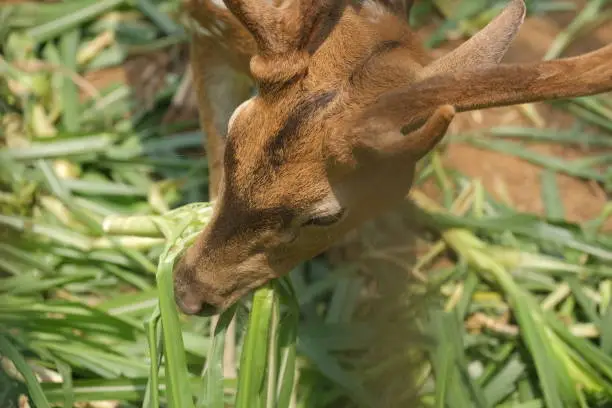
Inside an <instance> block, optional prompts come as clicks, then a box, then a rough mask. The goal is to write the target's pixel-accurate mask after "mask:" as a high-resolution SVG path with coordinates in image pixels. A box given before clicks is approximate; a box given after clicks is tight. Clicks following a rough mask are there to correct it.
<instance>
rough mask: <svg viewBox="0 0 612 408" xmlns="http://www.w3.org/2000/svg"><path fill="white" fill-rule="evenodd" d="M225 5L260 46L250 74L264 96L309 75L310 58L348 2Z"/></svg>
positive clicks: (231, 1) (236, 1)
mask: <svg viewBox="0 0 612 408" xmlns="http://www.w3.org/2000/svg"><path fill="white" fill-rule="evenodd" d="M278 1H279V0H275V2H276V3H278ZM224 3H225V5H226V6H227V8H228V9H230V11H231V12H232V13H233V14H234V15H235V16H236V18H237V19H238V20H240V22H241V23H242V24H243V25H244V26H245V27H246V28H247V30H248V31H249V32H250V33H251V34H252V35H253V38H254V39H255V42H256V43H257V47H258V55H256V56H254V57H253V59H252V60H251V73H252V75H253V77H254V78H255V79H256V80H257V81H258V82H260V91H261V92H262V93H265V92H266V88H267V87H266V85H269V84H274V83H286V82H289V81H291V80H292V79H293V78H295V77H296V76H297V75H300V74H303V73H304V72H305V71H306V68H307V66H308V60H309V57H310V55H312V53H314V51H316V49H317V48H318V47H319V46H320V45H321V43H322V42H323V40H324V39H325V37H326V35H327V34H328V33H329V31H331V28H333V25H334V23H335V22H336V21H337V20H338V19H339V17H340V16H341V14H342V9H343V8H344V6H345V3H346V2H345V1H344V0H293V1H283V2H282V4H281V5H273V4H270V2H269V1H267V0H224ZM262 85H263V86H262Z"/></svg>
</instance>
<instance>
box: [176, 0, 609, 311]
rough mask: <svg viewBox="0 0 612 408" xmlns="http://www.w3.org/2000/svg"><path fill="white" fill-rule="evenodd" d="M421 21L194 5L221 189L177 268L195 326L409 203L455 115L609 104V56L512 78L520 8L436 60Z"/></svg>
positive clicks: (353, 2) (247, 3) (518, 70)
mask: <svg viewBox="0 0 612 408" xmlns="http://www.w3.org/2000/svg"><path fill="white" fill-rule="evenodd" d="M411 5H412V1H402V0H350V1H349V0H274V1H271V0H223V1H222V2H221V1H219V0H217V1H213V0H187V3H186V4H185V9H186V11H187V15H188V26H189V27H190V30H191V32H192V41H191V71H192V74H193V81H194V87H195V91H196V94H197V99H198V109H199V111H200V118H201V126H202V128H203V129H204V130H205V131H206V133H207V134H208V142H207V143H208V145H207V151H208V154H209V155H210V157H211V160H213V162H212V163H211V166H212V167H211V172H212V174H211V178H212V181H211V183H212V184H213V185H218V189H215V191H214V210H213V215H212V217H211V219H210V222H209V223H208V224H207V225H206V227H205V228H204V229H203V230H202V231H201V232H200V234H199V235H198V237H197V239H196V240H195V242H194V244H193V245H192V246H191V247H189V248H188V249H187V250H186V251H185V253H184V254H183V255H182V257H181V258H180V260H179V261H178V262H177V264H176V265H175V268H174V292H175V299H176V303H177V305H178V307H179V309H181V310H182V311H183V312H184V313H186V314H188V315H194V314H197V315H203V316H212V315H215V314H219V313H221V312H223V311H224V310H226V309H228V308H229V307H230V306H232V305H233V304H235V303H236V302H238V300H239V299H241V298H242V297H243V296H244V295H246V294H247V293H249V292H250V291H251V290H253V289H255V288H257V287H259V286H261V285H263V284H265V283H266V282H268V281H270V280H273V279H275V278H278V277H281V276H284V275H286V274H287V273H289V272H290V271H291V270H292V269H293V268H294V267H296V266H297V265H299V264H300V263H301V262H303V261H305V260H308V259H310V258H312V257H314V256H316V255H317V254H320V253H322V252H323V251H325V250H326V249H327V248H329V247H330V246H331V245H333V244H334V242H336V241H338V240H339V239H341V238H342V237H343V236H344V235H345V234H347V233H348V232H349V231H351V230H354V229H355V228H357V227H359V226H360V225H362V224H363V223H365V222H366V221H368V220H370V219H372V218H373V217H375V216H376V215H378V214H381V213H383V212H385V211H387V210H388V209H390V208H392V207H393V206H394V205H396V204H398V203H399V202H401V201H402V200H404V199H405V197H406V195H407V194H408V192H409V191H410V189H411V187H412V183H413V179H414V176H415V169H416V168H417V164H418V162H419V161H420V160H421V159H422V158H423V157H425V156H426V155H427V154H428V153H429V152H431V151H432V150H433V149H434V148H435V147H436V146H437V145H438V144H439V143H440V141H441V140H442V139H443V137H444V136H445V133H446V131H447V129H448V127H449V125H450V123H451V122H452V120H453V118H454V117H455V115H456V114H457V113H459V112H465V111H470V110H477V109H486V108H493V107H500V106H509V105H515V104H523V103H530V102H538V101H545V100H554V99H563V98H571V97H580V96H588V95H594V94H599V93H604V92H608V91H611V90H612V45H608V46H605V47H602V48H600V49H598V50H594V51H592V52H590V53H586V54H583V55H580V56H575V57H568V58H561V59H557V60H551V61H536V62H532V63H520V64H508V63H503V62H502V59H503V57H504V54H505V53H506V51H507V50H508V48H509V46H510V44H511V42H512V40H513V39H514V37H515V36H516V34H517V32H518V30H519V28H520V26H521V24H522V22H523V20H524V18H525V15H526V6H525V3H524V1H523V0H510V1H509V3H508V4H507V6H506V7H505V8H504V9H503V10H502V11H501V12H500V13H499V14H498V15H497V17H495V18H494V19H493V20H492V21H491V22H490V23H489V24H488V25H486V26H485V27H484V28H482V30H480V31H479V32H478V33H477V34H475V35H474V36H472V37H471V38H470V39H469V40H467V41H466V42H464V43H462V44H461V45H460V46H459V47H457V48H456V49H454V50H453V51H451V52H450V53H448V54H446V55H444V56H442V57H440V58H437V59H434V58H432V57H430V56H429V54H428V53H427V52H426V51H425V49H424V48H423V47H422V45H421V42H420V40H419V37H418V36H417V34H416V33H415V32H413V31H412V30H411V28H410V26H409V24H408V19H407V16H408V13H409V12H410V7H411ZM251 80H252V81H253V82H254V84H255V85H256V89H257V92H256V93H255V95H254V96H253V94H252V91H251V88H250V81H251ZM215 158H216V159H215Z"/></svg>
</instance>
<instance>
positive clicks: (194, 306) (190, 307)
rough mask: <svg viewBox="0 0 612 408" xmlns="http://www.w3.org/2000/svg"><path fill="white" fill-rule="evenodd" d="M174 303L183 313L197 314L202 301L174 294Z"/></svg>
mask: <svg viewBox="0 0 612 408" xmlns="http://www.w3.org/2000/svg"><path fill="white" fill-rule="evenodd" d="M176 304H177V305H178V307H179V309H181V311H182V312H183V313H185V314H188V315H195V314H199V313H200V311H201V310H202V303H201V302H197V301H195V299H193V298H192V299H189V297H182V296H176Z"/></svg>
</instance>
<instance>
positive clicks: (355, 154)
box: [326, 105, 455, 174]
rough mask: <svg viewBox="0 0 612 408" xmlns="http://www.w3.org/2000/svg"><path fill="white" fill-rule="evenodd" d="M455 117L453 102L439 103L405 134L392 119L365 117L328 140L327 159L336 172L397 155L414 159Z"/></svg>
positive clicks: (429, 147) (431, 145) (429, 148)
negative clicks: (378, 119)
mask: <svg viewBox="0 0 612 408" xmlns="http://www.w3.org/2000/svg"><path fill="white" fill-rule="evenodd" d="M454 117H455V108H454V107H453V106H452V105H442V106H438V107H437V108H435V110H434V111H433V113H432V114H431V115H430V116H428V117H427V118H426V119H425V120H424V121H423V122H421V123H420V124H417V126H415V127H414V128H413V129H412V130H410V131H408V133H407V134H403V133H402V132H401V131H400V128H401V126H399V125H398V124H397V123H395V122H394V121H387V120H384V119H383V120H381V121H380V122H379V121H376V120H372V121H368V122H366V123H363V124H362V126H357V127H355V128H354V129H353V130H352V132H350V133H349V134H348V135H347V136H345V137H343V138H333V139H331V140H330V141H329V143H328V144H327V146H326V147H327V154H328V158H329V160H328V163H329V164H331V165H332V166H334V167H333V169H334V171H335V172H336V174H341V173H342V172H350V171H351V170H354V169H355V168H356V167H357V166H362V165H367V163H376V162H377V160H389V159H399V160H402V161H405V162H412V163H416V162H417V161H419V160H420V159H421V158H423V156H425V155H426V154H427V153H429V152H430V151H432V150H433V149H434V147H435V146H436V145H437V144H438V143H439V142H440V140H442V138H443V137H444V135H445V134H446V131H447V130H448V127H449V125H450V124H451V122H452V120H453V118H454Z"/></svg>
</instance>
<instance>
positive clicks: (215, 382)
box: [196, 307, 236, 408]
mask: <svg viewBox="0 0 612 408" xmlns="http://www.w3.org/2000/svg"><path fill="white" fill-rule="evenodd" d="M235 313H236V307H232V308H230V309H229V310H226V311H225V312H224V313H223V314H222V315H221V316H220V317H219V320H218V321H217V325H216V326H215V331H214V336H213V339H212V344H211V346H210V349H209V350H208V357H207V359H206V367H205V369H204V373H203V387H202V392H201V394H200V397H199V398H198V402H197V404H196V407H197V408H224V407H225V395H224V387H223V353H224V351H225V334H226V332H227V328H228V326H229V325H230V323H231V321H232V319H233V318H234V315H235Z"/></svg>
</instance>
